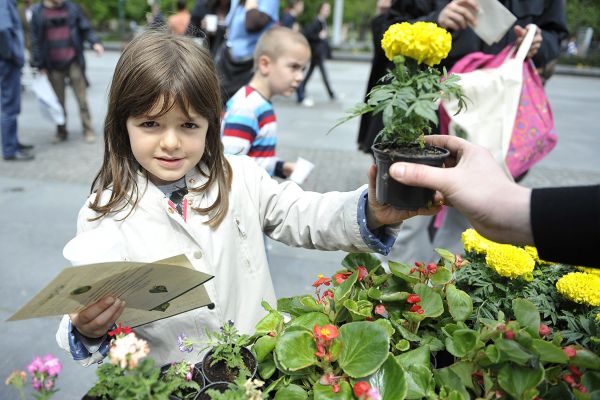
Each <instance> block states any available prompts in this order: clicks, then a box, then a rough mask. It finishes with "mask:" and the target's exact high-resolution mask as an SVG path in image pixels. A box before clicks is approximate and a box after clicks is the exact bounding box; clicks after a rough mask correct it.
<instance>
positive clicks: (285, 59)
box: [222, 27, 310, 178]
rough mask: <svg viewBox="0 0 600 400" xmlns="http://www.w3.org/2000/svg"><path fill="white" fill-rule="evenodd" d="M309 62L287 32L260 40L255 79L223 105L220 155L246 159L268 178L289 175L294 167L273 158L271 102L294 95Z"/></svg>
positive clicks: (302, 41)
mask: <svg viewBox="0 0 600 400" xmlns="http://www.w3.org/2000/svg"><path fill="white" fill-rule="evenodd" d="M309 59H310V47H309V45H308V42H307V41H306V38H305V37H304V36H303V35H302V34H301V33H299V32H295V31H293V30H291V29H290V28H286V27H275V28H271V29H270V30H269V31H268V32H266V33H265V34H264V35H263V36H262V37H261V38H260V40H259V41H258V45H257V46H256V51H255V54H254V64H255V66H256V67H255V71H254V76H253V77H252V79H251V80H250V82H249V83H248V85H246V86H243V87H242V88H241V89H240V90H238V91H237V93H236V94H235V95H234V96H233V97H232V98H231V99H229V101H228V102H227V104H226V108H225V116H224V117H223V123H222V131H223V135H222V136H223V145H224V147H225V154H245V155H248V156H249V157H252V158H253V159H254V160H255V161H256V162H257V163H258V165H260V166H261V167H263V168H264V169H265V170H266V171H267V172H268V173H269V175H271V176H277V177H279V178H287V177H289V176H290V175H291V174H292V172H293V171H294V166H295V164H294V163H292V162H286V161H283V160H280V159H279V158H277V157H276V155H275V147H276V146H277V119H276V118H275V112H274V110H273V104H272V103H271V98H272V97H273V96H275V95H284V96H290V95H292V94H293V93H294V91H295V90H296V89H297V88H298V85H300V83H301V82H302V79H303V78H304V67H305V66H306V64H308V60H309Z"/></svg>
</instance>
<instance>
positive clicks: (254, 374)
mask: <svg viewBox="0 0 600 400" xmlns="http://www.w3.org/2000/svg"><path fill="white" fill-rule="evenodd" d="M213 350H214V349H212V348H211V349H210V350H209V351H207V352H206V354H205V355H204V357H203V358H202V367H201V368H202V369H201V371H202V375H203V376H204V380H205V381H206V382H205V383H206V384H207V385H208V384H211V383H218V382H223V381H217V382H213V381H211V380H210V378H209V377H208V376H206V372H205V370H204V369H205V368H209V366H208V363H207V359H208V357H209V356H210V355H211V354H212V353H213ZM241 351H242V352H247V353H248V355H250V356H251V357H252V358H253V359H254V368H253V369H252V370H251V371H250V379H254V377H255V376H256V372H257V371H258V360H257V359H256V356H255V355H254V353H253V352H252V351H251V350H250V349H249V348H247V347H242V350H241ZM205 365H206V367H205Z"/></svg>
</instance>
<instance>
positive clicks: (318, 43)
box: [297, 2, 335, 107]
mask: <svg viewBox="0 0 600 400" xmlns="http://www.w3.org/2000/svg"><path fill="white" fill-rule="evenodd" d="M330 14H331V6H330V5H329V3H327V2H324V3H321V4H320V5H319V8H318V9H317V17H316V18H315V19H314V21H313V22H311V23H310V24H309V25H308V26H306V28H304V30H303V31H302V33H304V36H306V38H307V39H308V43H310V51H311V59H310V67H308V72H307V73H306V78H304V81H303V82H302V84H301V85H300V87H299V88H298V92H297V97H298V103H299V104H302V105H304V106H307V107H312V106H313V105H314V101H313V100H312V99H310V98H306V97H305V93H306V85H307V84H308V80H309V79H310V77H311V75H312V73H313V71H314V70H315V67H317V66H318V67H319V70H320V71H321V77H322V78H323V83H324V84H325V88H326V89H327V93H328V94H329V98H330V99H331V100H335V93H334V92H333V89H332V88H331V85H330V84H329V78H328V77H327V71H326V70H325V60H326V59H327V58H329V52H330V48H329V41H328V39H327V38H328V36H329V35H328V33H327V18H329V15H330Z"/></svg>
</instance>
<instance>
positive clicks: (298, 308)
mask: <svg viewBox="0 0 600 400" xmlns="http://www.w3.org/2000/svg"><path fill="white" fill-rule="evenodd" d="M277 310H278V311H280V312H284V313H288V314H290V315H292V316H294V317H295V316H298V315H301V314H306V313H308V312H312V311H322V310H323V306H322V305H320V304H317V302H316V301H315V299H314V298H313V297H312V296H308V295H306V296H295V297H289V298H283V297H282V298H279V299H277Z"/></svg>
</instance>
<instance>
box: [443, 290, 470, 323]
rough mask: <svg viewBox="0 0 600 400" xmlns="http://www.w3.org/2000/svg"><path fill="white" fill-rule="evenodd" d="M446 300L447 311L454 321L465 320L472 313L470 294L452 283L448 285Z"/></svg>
mask: <svg viewBox="0 0 600 400" xmlns="http://www.w3.org/2000/svg"><path fill="white" fill-rule="evenodd" d="M446 300H447V301H448V311H450V315H452V318H454V320H455V321H465V320H466V319H467V318H469V317H470V316H471V314H472V313H473V300H471V296H469V295H468V294H467V293H465V292H463V291H462V290H460V289H457V288H456V286H454V285H448V288H447V289H446Z"/></svg>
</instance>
